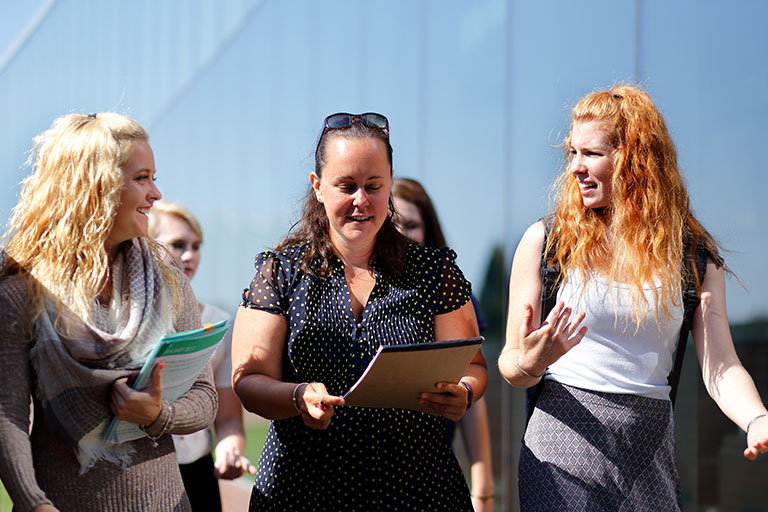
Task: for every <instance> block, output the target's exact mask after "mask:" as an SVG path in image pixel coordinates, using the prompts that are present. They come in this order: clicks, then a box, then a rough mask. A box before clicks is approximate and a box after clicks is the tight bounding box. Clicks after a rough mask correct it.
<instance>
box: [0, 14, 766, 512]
mask: <svg viewBox="0 0 768 512" xmlns="http://www.w3.org/2000/svg"><path fill="white" fill-rule="evenodd" d="M41 7H43V8H44V9H43V11H41V12H42V15H41V17H40V19H39V23H37V24H35V25H34V26H30V27H29V30H28V31H27V32H26V33H25V37H24V38H23V39H21V40H18V41H17V42H18V44H17V45H16V46H14V47H13V48H12V50H13V51H12V52H10V53H6V54H5V55H6V58H5V60H3V61H0V111H1V112H2V116H1V117H0V126H2V135H3V136H2V137H0V169H2V171H1V174H0V218H2V219H6V218H7V217H8V215H9V213H10V210H11V208H12V206H13V205H14V204H15V203H16V194H17V192H18V187H17V184H18V182H19V181H20V180H21V178H22V177H23V176H24V175H25V174H26V172H27V171H26V169H24V168H23V163H24V161H25V159H26V152H27V151H28V150H29V148H30V147H31V141H32V137H33V136H34V135H35V134H36V133H38V132H40V131H41V130H43V129H45V128H46V127H47V126H49V125H50V122H51V121H52V119H53V118H54V117H56V116H58V115H60V114H63V113H66V112H70V111H77V112H85V113H89V112H94V111H100V110H115V111H118V112H122V113H126V114H128V115H130V116H132V117H134V118H135V119H137V120H138V121H139V122H141V123H142V124H144V125H145V126H146V127H147V128H148V129H149V131H150V133H151V139H150V142H151V144H152V146H153V148H154V150H155V156H156V161H157V167H158V172H159V175H158V177H159V180H158V185H159V187H160V189H161V191H162V192H163V194H164V195H165V198H166V199H169V200H174V201H178V202H180V203H182V204H184V205H186V206H188V207H189V208H190V209H191V210H192V211H193V212H194V213H195V214H196V215H197V216H198V217H199V218H200V220H201V223H202V226H203V229H204V231H205V238H206V243H205V245H204V248H203V259H202V264H201V267H200V271H199V273H198V275H197V276H196V277H195V280H194V281H193V286H194V288H195V291H196V293H197V294H198V295H199V297H200V299H201V300H204V301H207V302H213V303H216V304H218V305H219V306H221V307H225V308H229V309H234V308H235V307H236V305H237V303H238V300H239V295H240V290H241V289H242V288H243V287H245V286H246V285H247V284H248V281H249V280H250V277H251V274H252V265H251V262H252V258H253V256H254V255H255V254H256V253H257V252H259V251H261V250H263V249H265V248H268V247H272V246H274V245H275V244H276V243H277V242H278V241H279V239H280V237H281V236H282V235H283V234H284V233H285V232H286V231H287V229H288V228H289V227H290V226H291V224H292V222H293V221H295V220H296V219H297V215H298V203H299V201H300V199H301V197H302V196H303V194H304V191H305V190H306V187H307V185H308V177H307V176H308V173H309V171H310V170H311V166H312V151H313V150H314V145H315V142H316V137H317V135H318V131H319V129H320V123H321V121H322V119H323V117H324V116H325V115H327V114H329V113H331V112H335V111H350V112H362V111H369V110H373V111H379V112H382V113H384V114H386V115H387V116H388V117H389V119H390V122H391V127H392V144H393V146H394V150H395V153H394V163H395V174H396V175H398V176H410V177H414V178H417V179H419V180H421V181H422V182H423V183H424V184H425V186H426V187H427V189H428V190H429V192H430V193H431V194H432V196H433V199H434V202H435V204H436V206H437V208H438V211H439V214H440V217H441V221H442V223H443V227H444V229H445V232H446V234H447V238H448V241H449V244H450V245H452V246H453V247H454V248H455V249H456V251H457V252H458V254H459V264H460V265H461V267H462V268H463V269H464V271H465V273H466V274H467V276H468V278H469V279H470V280H471V281H472V282H473V285H474V288H475V290H476V291H477V292H480V291H482V288H483V285H484V278H485V272H486V266H487V265H488V262H489V259H490V256H491V251H492V249H493V248H494V247H495V246H497V245H500V246H502V247H504V248H505V249H506V256H507V260H508V261H509V258H511V253H512V251H513V250H514V247H515V245H516V244H517V241H518V239H519V237H520V235H521V234H522V232H523V231H524V229H525V228H526V227H527V226H528V225H529V224H530V223H532V222H533V221H535V220H536V219H537V218H538V217H540V216H541V215H543V214H544V213H546V211H547V209H548V190H549V185H550V183H551V181H552V180H553V178H554V177H555V176H556V174H557V173H558V172H559V170H560V168H561V165H562V159H561V150H560V148H558V147H556V145H557V144H558V143H559V142H560V141H561V140H562V138H563V136H564V135H565V133H566V132H567V122H568V111H569V108H570V106H571V105H572V104H573V103H574V102H575V101H576V100H578V99H579V98H580V97H581V96H583V95H584V94H586V93H588V92H590V91H592V90H593V89H595V88H602V87H606V86H610V85H611V84H613V83H616V82H624V81H631V82H639V83H641V84H642V85H643V86H644V87H645V88H646V89H647V90H648V92H649V93H650V94H651V96H652V97H653V98H654V99H655V101H656V103H657V105H658V106H659V107H660V109H661V110H662V112H663V113H664V114H665V117H666V120H667V122H668V126H669V128H670V130H671V132H672V134H673V137H674V139H675V142H676V143H677V147H678V150H679V157H680V161H681V164H682V167H683V170H684V172H685V174H686V177H687V181H688V185H689V189H690V193H691V197H692V201H693V205H694V208H695V210H696V212H697V214H698V215H699V217H700V219H701V220H702V221H703V223H704V224H705V226H706V227H708V228H709V229H710V230H711V232H712V233H713V234H714V235H715V236H716V237H717V238H718V239H719V240H721V241H722V242H723V244H724V245H725V247H726V248H727V249H729V250H730V251H729V252H727V253H726V258H727V262H728V264H729V265H730V266H731V268H732V269H733V270H734V271H735V272H736V274H737V275H738V276H739V278H740V279H741V281H742V283H743V285H744V286H743V287H742V286H741V285H740V284H739V283H738V282H736V281H735V280H730V281H729V282H728V292H727V294H728V304H729V316H730V319H731V320H732V321H734V322H738V323H744V322H747V321H749V320H752V319H754V318H756V317H760V316H762V317H766V316H768V270H766V266H765V265H761V264H760V261H761V259H762V258H761V256H762V255H763V254H765V253H766V252H768V230H766V229H765V228H764V227H763V226H762V223H761V220H760V219H761V218H763V217H764V214H763V204H764V200H763V197H762V196H763V191H764V190H766V189H767V188H768V187H767V185H768V183H766V182H767V181H768V177H766V176H768V174H767V173H765V172H763V169H762V167H763V166H762V158H761V157H762V152H761V151H760V148H761V142H762V132H763V130H762V129H761V128H762V125H763V122H764V120H765V119H766V118H768V99H766V95H765V94H764V91H766V90H768V87H767V86H768V67H766V65H765V56H764V55H765V53H766V50H768V35H766V31H765V30H764V27H763V26H762V25H763V24H764V20H765V19H768V4H765V3H763V2H760V1H759V0H754V1H751V2H750V1H746V0H740V1H736V2H731V3H729V4H727V5H725V4H723V3H722V2H714V1H711V0H680V1H678V2H664V1H661V0H648V1H643V0H637V1H635V2H615V1H611V0H583V1H580V2H571V1H567V0H558V1H550V2H528V1H521V0H507V1H505V0H477V1H473V2H464V1H460V0H421V1H412V0H389V1H387V2H378V1H362V0H359V1H356V0H346V1H341V0H331V1H324V2H315V1H311V0H295V1H291V2H281V1H277V0H191V1H188V2H157V1H151V0H137V1H133V2H118V1H100V0H59V1H47V2H41ZM20 32H21V31H20ZM495 278H496V279H506V276H495ZM758 339H759V338H758ZM500 343H501V341H500V339H498V338H496V339H491V340H489V344H488V347H487V349H486V355H487V357H488V359H489V362H490V363H491V367H492V368H491V372H492V373H493V372H495V370H494V367H495V365H494V364H493V362H494V360H495V357H496V352H497V351H498V349H499V348H500ZM757 359H759V357H757ZM689 363H690V365H691V366H690V368H689V369H688V375H689V376H690V382H688V384H686V385H687V386H689V391H690V401H689V402H688V405H685V402H684V403H683V404H681V405H680V407H682V408H683V410H685V411H688V412H689V414H686V415H685V416H686V418H688V419H691V418H692V420H691V421H692V423H690V424H687V425H689V428H688V427H686V428H688V433H689V434H690V435H689V436H687V439H686V440H683V441H681V446H680V453H681V473H682V474H683V480H684V486H685V491H686V508H687V509H690V510H695V509H696V507H698V506H699V504H700V503H701V504H706V506H716V505H717V504H718V503H719V501H717V500H722V499H726V498H725V497H724V496H727V493H726V492H725V491H723V492H719V491H718V492H717V493H715V495H714V497H712V496H711V494H712V493H710V494H707V489H712V488H719V487H718V486H721V485H724V484H722V480H723V477H722V475H720V476H715V477H712V476H711V475H712V474H713V472H714V473H715V474H717V473H718V471H719V470H718V468H723V467H728V468H731V466H727V464H735V465H734V466H733V468H735V469H731V470H729V471H731V473H733V474H740V473H738V472H739V471H743V472H745V475H746V478H750V477H754V475H759V474H760V473H759V471H758V470H756V469H755V468H757V467H761V468H764V467H765V463H764V461H763V464H762V466H757V465H754V466H748V465H746V462H742V461H740V460H739V459H738V458H736V459H735V460H733V461H731V460H730V459H728V462H727V464H726V462H723V461H722V460H725V459H722V460H721V461H720V462H718V459H717V458H716V457H715V458H714V459H712V458H711V457H710V455H706V456H705V457H702V456H701V455H700V454H702V453H704V452H705V451H706V449H707V441H706V439H709V438H708V437H707V435H708V434H707V433H706V432H704V433H702V434H701V436H699V434H698V432H699V429H700V428H701V425H702V424H706V423H707V422H708V421H709V420H710V416H704V417H701V415H709V414H713V415H719V414H720V413H719V412H717V411H715V412H712V411H709V410H705V409H701V408H700V407H699V406H698V405H697V404H698V398H697V397H699V396H700V390H699V389H698V388H697V380H696V379H697V378H698V377H697V376H696V375H697V371H698V369H697V367H696V364H695V357H693V356H692V357H689ZM759 368H762V369H763V370H762V371H767V372H768V367H759ZM492 378H493V379H494V380H493V382H494V386H495V387H494V388H493V389H492V390H490V391H489V396H488V398H489V401H492V403H493V404H494V406H495V411H494V416H493V418H492V420H493V424H494V436H495V437H494V447H495V448H494V449H495V452H496V454H497V460H496V463H497V467H496V470H497V475H498V478H499V483H500V489H501V488H503V489H504V501H503V503H504V506H505V509H513V508H514V507H515V503H516V498H515V495H514V492H515V486H514V479H515V469H514V464H515V463H514V461H515V453H516V451H517V450H518V449H519V444H518V440H519V435H520V432H521V422H520V416H521V415H522V408H521V406H520V403H519V399H520V398H519V395H518V394H517V393H516V392H512V391H511V390H509V389H508V388H506V387H504V386H503V385H502V384H501V383H500V382H499V379H498V375H497V374H494V375H493V376H492ZM702 400H703V399H702ZM691 404H693V405H691ZM502 411H504V412H505V414H507V416H506V419H505V423H504V424H503V425H502V422H501V412H502ZM679 416H681V415H680V414H678V417H679ZM697 418H698V420H697ZM724 435H725V434H724ZM728 435H730V436H731V437H727V436H726V437H723V436H720V437H717V438H712V439H714V441H712V442H716V443H718V447H719V446H721V445H723V443H726V442H734V441H732V440H733V439H734V437H733V436H738V434H737V433H731V434H728ZM702 439H704V440H702ZM737 441H738V439H737ZM736 444H738V443H737V442H736ZM723 446H724V445H723ZM718 449H719V448H718ZM723 450H725V448H723ZM737 452H738V450H737ZM707 457H710V458H707ZM702 459H707V462H702ZM713 460H714V462H712V461H713ZM707 465H708V466H707ZM705 466H706V467H705ZM712 467H714V468H715V469H714V470H713V469H712ZM707 468H709V469H707ZM744 468H747V469H744ZM720 472H721V473H722V471H720ZM701 475H707V476H705V477H701ZM750 475H752V476H750ZM702 478H705V479H709V480H705V481H704V483H702V481H703V480H702ZM713 478H714V480H712V479H713ZM718 482H719V483H718ZM708 500H709V501H708ZM711 500H715V502H714V503H711ZM500 506H501V505H500ZM701 506H704V505H701ZM745 510H746V509H745Z"/></svg>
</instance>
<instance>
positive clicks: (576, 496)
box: [499, 85, 768, 512]
mask: <svg viewBox="0 0 768 512" xmlns="http://www.w3.org/2000/svg"><path fill="white" fill-rule="evenodd" d="M565 150H566V163H567V168H566V170H565V171H564V172H563V174H562V175H561V176H560V179H559V181H558V187H557V189H556V193H557V205H556V207H555V210H554V212H553V213H552V215H551V228H549V229H547V227H545V223H544V222H541V221H539V222H536V223H535V224H533V225H532V226H531V227H530V228H528V230H527V231H526V233H525V234H524V235H523V238H522V240H521V241H520V244H519V245H518V248H517V251H516V253H515V257H514V261H513V263H512V272H511V277H510V301H509V315H508V323H507V340H506V346H505V347H504V350H503V351H502V353H501V355H500V357H499V369H500V370H501V374H502V375H503V376H504V378H505V379H506V380H507V381H508V382H509V383H510V384H512V385H513V386H516V387H523V388H525V387H529V386H533V385H536V384H537V383H538V382H539V381H540V380H541V379H544V383H543V387H542V390H541V394H540V395H539V398H538V400H537V401H536V406H535V409H534V411H533V415H532V416H531V418H530V421H529V423H528V427H527V429H526V432H525V438H524V440H523V448H522V452H521V455H520V470H519V472H518V474H519V486H520V503H521V509H522V510H524V511H526V512H527V511H547V512H552V511H569V512H573V511H592V510H638V511H639V510H643V511H645V510H680V509H681V493H680V481H679V477H678V473H677V467H676V465H675V446H674V435H673V433H674V428H673V416H672V404H671V402H670V395H669V393H670V389H671V388H670V385H669V383H668V380H667V379H668V376H669V374H670V371H671V369H672V366H673V353H674V351H675V345H676V341H677V339H678V335H679V333H680V330H681V325H682V322H683V311H684V308H683V293H682V291H683V282H684V280H686V279H688V278H693V279H694V280H695V282H696V289H697V291H698V292H699V295H700V303H699V305H698V307H697V308H696V310H695V312H694V314H693V340H694V345H695V347H696V353H697V355H698V357H699V362H700V363H701V369H702V374H703V378H704V384H705V385H706V388H707V391H708V392H709V394H710V396H711V397H712V398H713V399H714V400H715V402H716V403H717V405H718V406H719V407H720V409H722V411H723V412H724V413H725V414H726V415H727V416H728V417H729V418H730V419H731V420H733V421H734V422H735V423H736V424H737V425H738V426H739V427H741V428H742V429H744V430H745V431H746V432H747V447H746V449H745V450H744V455H745V456H746V457H747V458H750V459H754V458H755V457H757V455H758V453H760V452H765V451H766V450H768V416H766V414H767V413H768V412H767V411H766V409H765V407H764V406H763V403H762V402H761V400H760V397H759V395H758V393H757V390H756V389H755V386H754V383H753V382H752V379H751V377H750V376H749V374H747V372H746V371H745V370H744V367H743V366H742V365H741V363H740V362H739V359H738V357H737V356H736V352H735V350H734V347H733V341H732V339H731V333H730V331H729V327H728V317H727V314H726V307H725V279H724V264H723V260H722V259H721V257H720V256H719V253H718V248H717V245H716V243H715V242H714V240H713V238H712V236H711V235H710V234H709V233H708V232H707V231H706V230H705V229H704V228H703V227H702V225H701V224H700V223H699V221H698V220H697V219H696V217H695V216H694V214H693V212H692V211H691V208H690V204H689V198H688V192H687V190H686V188H685V184H684V181H683V177H682V174H681V173H680V170H679V168H678V164H677V156H676V151H675V147H674V144H673V142H672V139H671V138H670V136H669V132H668V131H667V128H666V124H665V123H664V119H663V118H662V116H661V114H660V113H659V112H658V110H657V109H656V107H655V106H654V105H653V103H652V102H651V99H650V98H649V97H648V95H647V94H645V93H644V92H642V91H640V90H639V89H637V88H636V87H632V86H626V85H622V86H617V87H614V88H612V89H610V90H606V91H599V92H594V93H591V94H588V95H587V96H585V97H584V98H582V99H581V100H580V101H579V102H578V103H577V104H576V106H575V107H574V109H573V118H572V122H571V130H570V133H569V134H568V136H567V137H566V139H565ZM545 233H546V243H545ZM542 253H544V254H546V255H547V258H546V259H545V262H544V263H545V264H546V266H547V267H548V268H553V269H557V267H558V265H559V276H558V282H559V291H558V296H557V300H558V301H559V302H558V304H557V305H556V306H555V307H554V308H553V309H552V310H551V312H550V313H549V315H548V316H547V317H546V319H545V322H543V323H541V324H540V321H539V319H540V318H541V309H540V308H541V297H542V277H541V273H540V263H541V262H542ZM695 259H701V260H703V261H704V262H706V272H705V273H704V274H703V275H701V274H699V273H698V272H697V271H696V270H695V269H696V265H695V264H694V260H695ZM685 260H688V261H689V262H691V264H690V265H687V264H686V263H684V261H685ZM687 267H688V268H690V269H692V270H690V271H689V270H686V268H687ZM697 302H698V301H697ZM681 349H683V348H681Z"/></svg>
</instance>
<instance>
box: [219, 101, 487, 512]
mask: <svg viewBox="0 0 768 512" xmlns="http://www.w3.org/2000/svg"><path fill="white" fill-rule="evenodd" d="M309 180H310V183H311V188H310V189H309V191H308V193H307V196H306V197H305V200H304V209H303V214H302V218H301V220H300V221H299V222H298V224H297V228H296V229H295V231H292V232H290V233H289V234H288V235H287V236H286V238H285V239H284V240H283V241H282V242H281V243H280V244H279V245H278V247H277V248H276V249H275V250H274V251H267V252H264V253H262V254H259V255H258V256H257V257H256V269H257V272H256V276H255V277H254V279H253V281H252V282H251V285H250V287H249V288H248V289H246V290H245V291H244V293H243V306H242V307H241V308H240V310H239V311H238V314H237V317H236V319H235V330H234V335H233V348H232V360H233V383H234V387H235V392H236V393H237V394H238V396H239V397H240V399H241V401H242V402H243V405H244V406H245V407H246V409H248V410H250V411H252V412H255V413H257V414H260V415H261V416H264V417H266V418H269V419H271V420H273V421H272V424H271V426H270V429H269V434H268V436H267V440H266V442H265V444H264V450H263V452H262V455H261V458H260V460H259V467H258V472H257V476H256V481H255V483H254V489H253V493H252V495H251V510H312V511H315V510H339V511H340V510H446V511H451V510H464V511H471V510H472V503H471V501H470V496H469V491H468V489H467V486H466V483H465V482H464V478H463V476H462V474H461V470H460V468H459V466H458V463H457V461H456V459H455V457H454V455H453V452H452V450H451V447H450V446H449V445H448V443H447V441H446V436H445V422H444V420H443V418H450V419H454V420H456V419H459V418H460V417H461V416H462V415H463V414H464V412H465V411H466V409H467V407H468V406H469V405H471V403H469V401H470V400H472V399H473V397H474V399H477V398H479V397H480V396H482V394H483V392H484V391H485V386H486V383H487V379H486V373H485V360H484V359H483V357H482V353H481V352H480V351H479V350H478V352H477V354H476V356H475V358H474V359H473V361H472V364H470V366H469V368H468V369H467V371H466V373H465V375H464V376H463V377H462V378H461V381H460V383H458V384H456V383H450V382H443V383H439V384H438V388H440V389H441V390H442V391H443V392H444V393H434V394H433V393H423V394H422V395H421V396H420V400H421V401H422V403H424V404H426V405H428V406H429V407H430V408H431V409H432V410H433V411H434V413H435V415H430V414H426V413H422V412H415V411H411V410H405V409H377V408H362V407H360V408H358V407H340V406H342V405H344V399H343V398H341V395H343V394H344V393H345V392H346V391H348V390H349V388H350V387H351V386H352V385H353V384H354V383H355V382H356V381H357V379H358V378H359V377H360V376H361V375H362V372H363V371H364V370H365V368H366V367H367V365H368V363H369V361H370V360H371V359H372V357H373V355H374V354H375V353H376V350H377V349H378V347H379V346H380V345H382V344H387V345H393V344H403V343H414V342H431V341H433V340H448V339H459V338H468V337H473V336H476V335H477V333H478V329H477V323H476V321H475V315H474V310H473V309H472V304H471V303H470V301H469V291H470V289H469V288H470V287H469V283H468V282H467V281H466V280H465V279H464V277H463V275H462V273H461V271H460V270H459V269H458V267H457V266H456V264H455V263H454V260H455V253H453V251H451V250H450V249H447V248H443V249H432V248H428V247H423V246H420V245H418V244H415V243H412V242H409V241H408V239H406V238H405V237H404V236H403V235H402V234H400V233H399V232H398V231H397V228H396V227H395V225H394V223H393V222H392V215H393V209H392V202H391V196H390V189H391V186H392V147H391V146H390V143H389V124H388V122H387V120H386V118H385V117H384V116H382V115H380V114H373V113H369V114H361V115H351V114H334V115H331V116H329V117H327V118H326V120H325V122H324V124H323V130H322V132H321V135H320V139H319V141H318V143H317V149H316V152H315V168H314V170H313V172H312V173H310V176H309ZM470 390H472V391H473V392H471V391H470Z"/></svg>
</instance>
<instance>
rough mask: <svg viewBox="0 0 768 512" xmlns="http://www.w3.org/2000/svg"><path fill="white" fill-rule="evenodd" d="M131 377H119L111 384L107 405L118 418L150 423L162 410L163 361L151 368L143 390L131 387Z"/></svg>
mask: <svg viewBox="0 0 768 512" xmlns="http://www.w3.org/2000/svg"><path fill="white" fill-rule="evenodd" d="M131 377H133V375H131V376H129V377H121V378H119V379H117V380H116V381H115V382H114V383H113V384H112V394H111V397H112V401H111V403H110V406H109V407H110V409H112V412H113V413H114V414H115V416H116V417H117V419H119V420H122V421H128V422H130V423H136V424H138V425H144V426H147V425H151V424H152V423H153V422H154V421H155V420H156V419H157V417H158V416H159V415H160V413H161V412H162V410H163V362H160V364H158V365H157V366H155V368H154V370H152V380H151V381H150V383H149V387H147V388H146V389H144V390H141V391H139V390H136V389H133V388H131V387H130V385H129V383H128V382H129V378H131ZM132 380H133V379H131V381H132Z"/></svg>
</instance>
